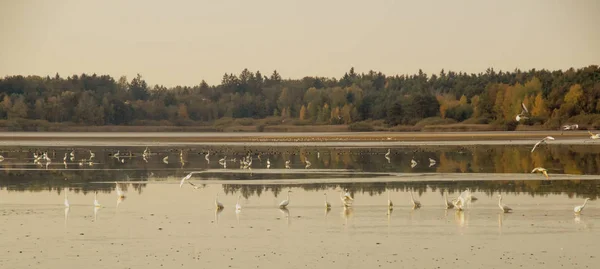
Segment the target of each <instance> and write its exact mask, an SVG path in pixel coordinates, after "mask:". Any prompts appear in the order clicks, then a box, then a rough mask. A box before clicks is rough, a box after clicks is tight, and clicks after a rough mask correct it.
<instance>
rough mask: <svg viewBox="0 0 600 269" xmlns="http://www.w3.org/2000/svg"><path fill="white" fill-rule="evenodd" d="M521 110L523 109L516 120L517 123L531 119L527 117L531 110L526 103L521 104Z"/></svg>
mask: <svg viewBox="0 0 600 269" xmlns="http://www.w3.org/2000/svg"><path fill="white" fill-rule="evenodd" d="M521 108H522V110H521V113H520V114H519V115H517V116H516V117H515V119H516V120H517V121H521V120H522V119H523V120H525V119H528V118H529V117H527V114H529V110H528V109H527V107H526V106H525V103H521Z"/></svg>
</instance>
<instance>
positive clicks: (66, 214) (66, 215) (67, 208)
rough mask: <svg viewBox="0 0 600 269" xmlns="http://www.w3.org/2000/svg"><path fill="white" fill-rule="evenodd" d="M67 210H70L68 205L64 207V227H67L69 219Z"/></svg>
mask: <svg viewBox="0 0 600 269" xmlns="http://www.w3.org/2000/svg"><path fill="white" fill-rule="evenodd" d="M69 211H71V208H70V207H66V208H65V227H67V220H68V219H69Z"/></svg>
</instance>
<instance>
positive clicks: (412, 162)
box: [410, 158, 417, 168]
mask: <svg viewBox="0 0 600 269" xmlns="http://www.w3.org/2000/svg"><path fill="white" fill-rule="evenodd" d="M415 166H417V161H415V159H414V158H413V159H411V160H410V168H415Z"/></svg>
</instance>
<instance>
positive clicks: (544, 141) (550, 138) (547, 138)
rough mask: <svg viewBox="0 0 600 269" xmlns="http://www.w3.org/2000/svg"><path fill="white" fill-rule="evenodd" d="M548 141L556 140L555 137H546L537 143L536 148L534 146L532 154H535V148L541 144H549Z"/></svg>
mask: <svg viewBox="0 0 600 269" xmlns="http://www.w3.org/2000/svg"><path fill="white" fill-rule="evenodd" d="M548 140H554V137H552V136H546V137H544V138H543V139H542V140H540V141H538V142H537V143H535V145H534V146H533V148H532V149H531V152H533V151H534V150H535V148H537V146H538V145H539V144H542V143H548V142H547V141H548Z"/></svg>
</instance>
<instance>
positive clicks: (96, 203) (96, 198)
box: [94, 191, 102, 207]
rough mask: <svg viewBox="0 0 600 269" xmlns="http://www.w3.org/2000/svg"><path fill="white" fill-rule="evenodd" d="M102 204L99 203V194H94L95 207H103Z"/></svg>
mask: <svg viewBox="0 0 600 269" xmlns="http://www.w3.org/2000/svg"><path fill="white" fill-rule="evenodd" d="M101 206H102V205H100V202H98V192H97V191H96V192H94V207H101Z"/></svg>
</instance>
